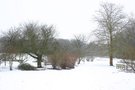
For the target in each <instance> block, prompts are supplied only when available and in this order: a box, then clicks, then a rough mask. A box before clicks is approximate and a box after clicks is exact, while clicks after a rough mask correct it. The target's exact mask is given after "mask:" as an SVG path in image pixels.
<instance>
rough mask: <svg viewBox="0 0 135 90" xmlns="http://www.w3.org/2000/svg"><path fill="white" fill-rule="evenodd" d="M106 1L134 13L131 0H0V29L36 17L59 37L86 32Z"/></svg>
mask: <svg viewBox="0 0 135 90" xmlns="http://www.w3.org/2000/svg"><path fill="white" fill-rule="evenodd" d="M106 1H107V2H113V3H116V4H118V5H122V6H123V7H124V11H125V12H126V13H128V14H130V13H131V12H133V13H135V1H134V0H0V32H3V31H6V30H7V29H8V28H10V27H12V26H17V25H18V24H21V23H24V22H29V21H38V22H39V23H45V24H53V25H55V27H56V30H57V32H58V36H59V37H60V38H66V39H71V38H73V35H77V34H80V33H83V34H90V33H91V31H92V30H93V29H94V28H95V24H94V22H93V15H94V13H95V11H96V10H98V9H99V5H100V3H101V2H106Z"/></svg>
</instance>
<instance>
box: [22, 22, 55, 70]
mask: <svg viewBox="0 0 135 90" xmlns="http://www.w3.org/2000/svg"><path fill="white" fill-rule="evenodd" d="M22 30H23V41H24V43H23V50H24V51H23V52H25V53H27V54H28V55H30V56H31V57H33V58H35V59H37V67H38V68H41V67H42V64H41V62H42V60H43V56H45V55H47V54H49V53H50V52H51V46H52V45H53V40H54V38H55V29H54V27H53V26H47V25H38V24H37V23H29V24H25V25H23V26H22Z"/></svg>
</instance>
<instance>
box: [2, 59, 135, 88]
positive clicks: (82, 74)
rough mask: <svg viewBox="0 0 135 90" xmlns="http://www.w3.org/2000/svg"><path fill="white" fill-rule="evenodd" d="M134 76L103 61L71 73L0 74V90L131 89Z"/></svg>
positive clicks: (20, 72)
mask: <svg viewBox="0 0 135 90" xmlns="http://www.w3.org/2000/svg"><path fill="white" fill-rule="evenodd" d="M134 84H135V74H133V73H124V72H118V71H117V70H116V69H115V67H110V66H108V61H107V60H105V58H96V60H95V61H94V62H87V63H82V64H81V65H79V66H77V67H76V68H75V69H73V70H45V71H11V72H10V71H6V72H0V90H135V85H134Z"/></svg>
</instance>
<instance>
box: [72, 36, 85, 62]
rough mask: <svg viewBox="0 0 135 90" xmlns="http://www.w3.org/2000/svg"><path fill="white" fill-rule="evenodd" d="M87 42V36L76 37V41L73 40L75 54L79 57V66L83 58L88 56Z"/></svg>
mask: <svg viewBox="0 0 135 90" xmlns="http://www.w3.org/2000/svg"><path fill="white" fill-rule="evenodd" d="M86 42H87V38H86V36H85V35H81V34H80V35H78V36H77V35H75V39H74V40H72V46H73V48H74V52H75V53H76V55H78V64H80V62H81V60H82V58H83V57H84V56H85V54H86V52H87V51H86Z"/></svg>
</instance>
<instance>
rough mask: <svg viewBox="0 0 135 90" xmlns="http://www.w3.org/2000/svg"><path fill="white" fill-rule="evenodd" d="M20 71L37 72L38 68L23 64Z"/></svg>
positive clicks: (19, 67)
mask: <svg viewBox="0 0 135 90" xmlns="http://www.w3.org/2000/svg"><path fill="white" fill-rule="evenodd" d="M18 69H20V70H36V67H34V66H32V65H30V64H28V63H23V64H20V65H19V66H18Z"/></svg>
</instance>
